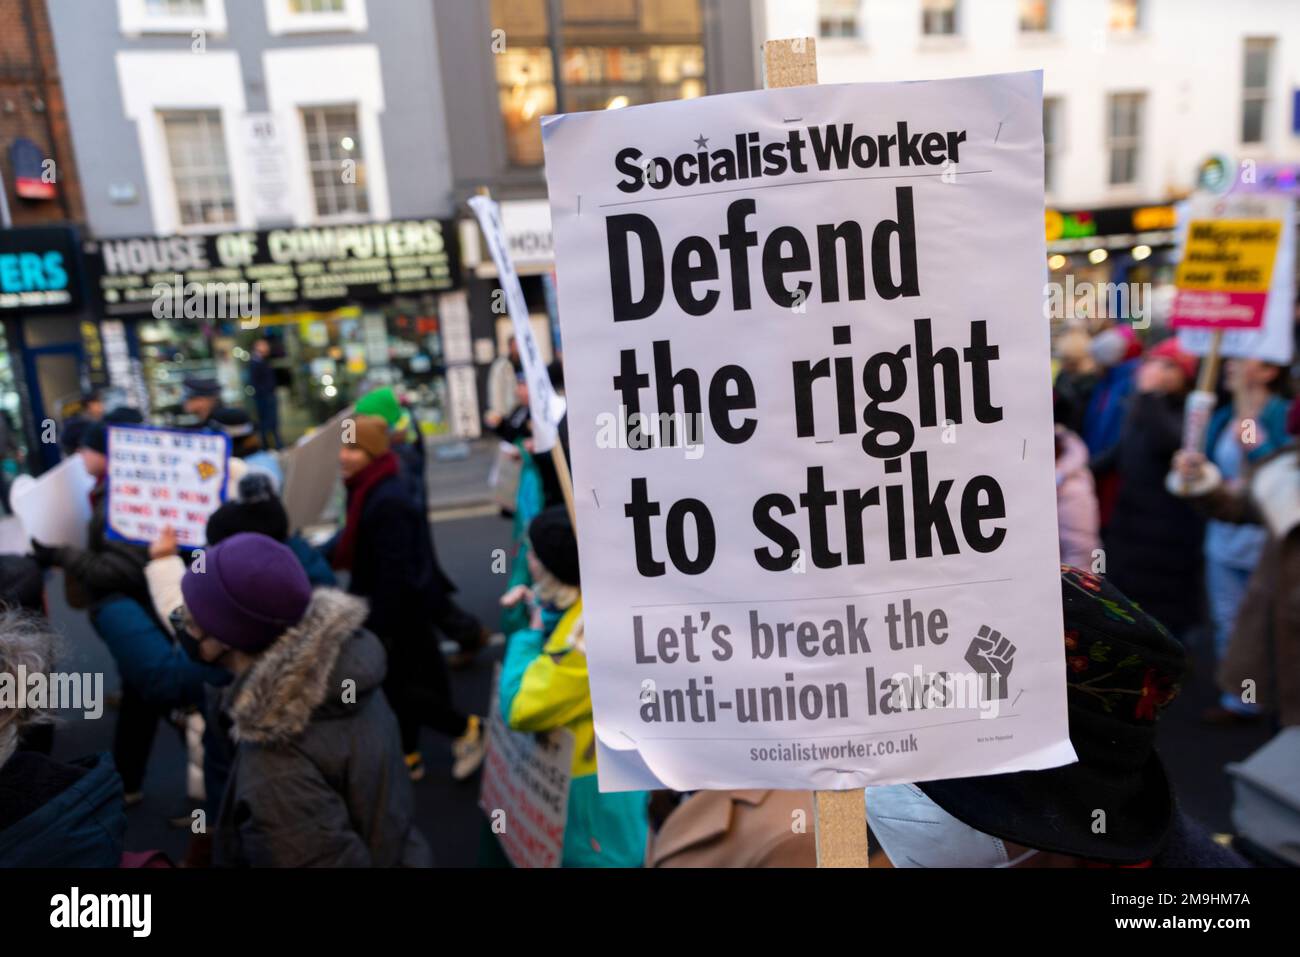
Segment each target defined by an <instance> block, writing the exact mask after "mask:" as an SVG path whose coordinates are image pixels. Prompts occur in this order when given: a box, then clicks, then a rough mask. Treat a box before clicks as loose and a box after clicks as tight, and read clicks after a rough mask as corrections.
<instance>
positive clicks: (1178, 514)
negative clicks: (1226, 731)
mask: <svg viewBox="0 0 1300 957" xmlns="http://www.w3.org/2000/svg"><path fill="white" fill-rule="evenodd" d="M1131 403H1132V404H1131V405H1130V407H1129V411H1128V417H1127V418H1126V420H1125V422H1124V429H1123V432H1122V433H1121V434H1120V440H1119V443H1118V444H1117V445H1116V446H1115V448H1114V450H1113V452H1112V453H1110V454H1109V455H1108V456H1107V459H1108V460H1109V464H1111V465H1113V467H1114V468H1116V469H1117V470H1118V472H1119V476H1120V483H1121V484H1120V490H1119V497H1118V499H1117V501H1116V503H1115V513H1114V515H1113V516H1112V518H1111V523H1110V527H1109V529H1108V530H1107V532H1106V537H1105V548H1106V575H1107V577H1109V578H1110V580H1111V582H1113V583H1114V584H1115V586H1116V587H1117V588H1119V590H1120V591H1122V592H1124V594H1126V595H1127V596H1128V597H1129V598H1131V599H1133V601H1135V602H1137V603H1138V604H1139V605H1140V606H1142V609H1143V610H1144V611H1146V612H1147V613H1148V614H1150V615H1151V616H1152V617H1154V618H1155V619H1156V620H1157V621H1159V622H1160V623H1161V624H1163V625H1164V626H1165V627H1166V628H1168V629H1169V630H1170V631H1172V632H1173V633H1174V634H1175V635H1181V634H1182V633H1183V632H1185V631H1186V630H1187V629H1188V628H1190V627H1192V626H1193V625H1196V624H1198V623H1200V622H1201V621H1203V620H1204V614H1203V607H1204V588H1203V578H1202V568H1203V565H1204V558H1203V557H1202V553H1201V545H1202V542H1203V539H1204V538H1205V522H1204V520H1203V519H1202V518H1201V516H1200V515H1199V514H1198V513H1197V512H1196V510H1195V509H1194V508H1192V506H1191V505H1190V504H1189V503H1188V502H1187V501H1185V500H1184V499H1181V498H1177V497H1175V496H1173V495H1170V494H1169V492H1167V491H1166V490H1165V476H1166V475H1168V473H1169V468H1170V463H1171V462H1172V460H1173V457H1174V453H1175V452H1176V451H1178V449H1179V448H1180V447H1181V445H1182V432H1183V400H1182V399H1181V398H1178V397H1173V396H1167V395H1162V394H1158V393H1136V394H1134V395H1133V397H1132V400H1131Z"/></svg>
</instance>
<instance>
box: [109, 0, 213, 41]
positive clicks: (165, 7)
mask: <svg viewBox="0 0 1300 957" xmlns="http://www.w3.org/2000/svg"><path fill="white" fill-rule="evenodd" d="M117 17H118V23H119V25H120V27H121V29H122V33H123V34H125V35H126V36H140V35H142V34H147V33H187V34H188V33H193V32H194V31H196V30H202V31H204V32H207V33H217V34H224V33H225V32H226V4H225V0H117Z"/></svg>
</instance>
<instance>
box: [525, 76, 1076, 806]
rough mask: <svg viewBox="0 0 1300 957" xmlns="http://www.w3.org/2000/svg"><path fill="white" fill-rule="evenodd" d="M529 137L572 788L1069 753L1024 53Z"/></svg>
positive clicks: (935, 774)
mask: <svg viewBox="0 0 1300 957" xmlns="http://www.w3.org/2000/svg"><path fill="white" fill-rule="evenodd" d="M543 136H544V140H545V146H546V161H547V162H546V168H547V179H548V185H549V190H550V198H551V204H552V218H553V222H554V224H555V240H556V252H557V277H558V285H559V303H560V315H561V317H562V323H563V334H564V342H565V349H566V352H565V362H566V364H567V365H569V366H570V367H571V368H570V371H571V372H572V374H571V375H569V376H567V377H566V381H567V382H568V383H569V390H568V395H567V398H568V401H569V402H570V410H571V415H570V437H571V442H572V444H573V458H574V472H575V474H574V485H575V492H576V498H577V511H578V533H579V534H578V542H579V550H580V556H581V570H582V587H583V597H584V617H585V620H586V626H587V627H586V631H587V634H588V635H590V636H591V640H590V641H589V642H588V655H589V663H590V669H591V684H592V699H593V708H594V717H595V723H596V731H597V747H598V766H599V776H600V786H601V788H602V789H603V790H629V789H639V788H647V787H657V786H668V787H672V788H674V789H677V790H694V789H729V788H747V787H776V788H813V789H837V788H858V787H862V786H864V785H866V784H885V783H893V782H900V781H915V780H927V779H934V778H945V777H960V776H967V775H975V774H993V773H1001V772H1007V771H1015V770H1025V769H1031V768H1045V767H1053V766H1057V765H1060V764H1064V763H1067V762H1069V761H1072V760H1074V752H1073V750H1072V748H1071V747H1070V744H1069V738H1068V727H1067V721H1066V712H1065V681H1064V673H1065V663H1064V652H1063V645H1062V641H1061V635H1062V622H1061V592H1060V580H1059V567H1058V555H1059V553H1058V547H1057V542H1056V534H1055V531H1056V499H1055V480H1054V433H1053V426H1052V412H1051V388H1050V381H1049V374H1048V368H1049V347H1048V330H1047V327H1046V324H1044V323H1041V322H1040V321H1039V319H1038V317H1039V316H1040V315H1041V305H1042V303H1041V297H1042V288H1043V276H1044V262H1045V258H1046V250H1045V242H1044V237H1043V232H1042V228H1041V225H1042V224H1041V220H1042V210H1043V179H1042V173H1043V170H1042V127H1041V75H1040V74H1037V73H1027V74H1013V75H1004V76H991V77H981V78H974V79H966V80H943V81H932V82H918V83H906V84H903V83H900V84H855V85H842V86H826V87H800V88H793V89H782V90H768V91H762V92H754V93H739V94H732V95H728V96H718V97H704V98H700V99H697V100H690V101H683V102H677V103H665V104H656V105H651V106H644V107H633V108H628V109H623V110H616V111H607V112H602V113H588V114H575V115H568V116H560V117H550V118H547V119H546V120H545V121H544V124H543ZM577 370H580V371H581V375H579V374H577Z"/></svg>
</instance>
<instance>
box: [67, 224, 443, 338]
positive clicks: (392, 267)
mask: <svg viewBox="0 0 1300 957" xmlns="http://www.w3.org/2000/svg"><path fill="white" fill-rule="evenodd" d="M86 254H87V257H86V258H87V261H88V262H89V263H90V266H91V270H92V273H93V276H92V287H93V288H94V290H95V294H96V295H97V297H98V299H99V305H100V308H101V310H102V312H103V314H104V315H106V316H139V315H148V314H151V313H152V314H157V313H156V312H155V309H156V306H157V305H158V304H159V303H167V302H171V301H174V300H175V298H176V296H177V295H178V294H179V291H181V290H187V289H188V290H195V289H199V288H200V287H201V288H202V289H204V290H208V291H212V290H217V291H220V292H223V293H224V292H229V293H231V294H232V295H242V296H243V297H244V298H247V295H248V292H249V290H250V289H255V290H256V295H257V298H258V300H259V302H260V304H261V307H262V308H263V309H267V308H270V309H275V310H277V311H279V310H291V309H312V310H315V309H323V308H329V307H332V306H336V305H341V304H343V303H346V302H369V301H384V300H389V299H392V298H393V297H395V296H407V295H419V294H422V293H436V292H445V291H447V290H450V289H455V288H457V287H459V285H460V251H459V248H458V246H457V242H456V230H455V228H454V224H453V223H451V222H448V221H443V220H437V219H418V220H400V221H395V222H387V223H364V224H357V225H346V226H344V225H340V226H303V227H291V228H286V229H271V230H248V231H242V232H229V233H219V234H216V235H194V236H168V237H156V236H144V237H137V238H130V239H104V240H100V241H98V242H94V243H87V244H86ZM254 284H255V285H254Z"/></svg>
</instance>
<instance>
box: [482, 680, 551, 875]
mask: <svg viewBox="0 0 1300 957" xmlns="http://www.w3.org/2000/svg"><path fill="white" fill-rule="evenodd" d="M499 683H500V669H499V668H498V669H497V674H496V675H495V676H494V677H493V679H492V689H493V691H492V703H491V706H490V707H489V708H488V745H487V756H486V757H485V758H484V759H483V785H482V788H481V790H480V791H479V799H478V805H479V807H480V808H482V810H483V813H484V814H486V815H487V817H488V823H489V824H490V825H491V826H492V832H493V833H494V834H495V835H496V838H497V840H498V841H500V842H501V848H502V850H504V851H505V853H506V856H507V857H509V858H510V863H511V864H513V865H514V866H515V867H559V866H560V856H561V854H562V853H563V851H564V826H565V821H566V820H567V815H568V811H569V780H570V777H571V776H572V768H573V732H572V731H570V730H569V729H568V728H558V729H556V730H554V731H550V732H547V733H546V734H525V733H523V732H520V731H512V730H511V729H510V728H508V727H506V723H505V721H504V720H503V719H502V717H501V707H500V705H499V699H498V697H497V691H496V689H497V687H498V685H499Z"/></svg>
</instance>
